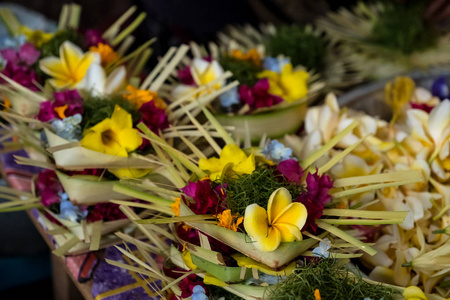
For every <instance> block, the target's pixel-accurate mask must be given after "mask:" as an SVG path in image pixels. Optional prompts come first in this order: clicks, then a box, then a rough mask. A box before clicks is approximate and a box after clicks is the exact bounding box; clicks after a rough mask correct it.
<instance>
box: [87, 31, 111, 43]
mask: <svg viewBox="0 0 450 300" xmlns="http://www.w3.org/2000/svg"><path fill="white" fill-rule="evenodd" d="M84 41H85V43H86V46H87V48H89V47H91V46H97V45H98V44H100V43H102V44H108V42H107V41H106V40H105V39H104V38H103V37H102V32H101V31H100V30H97V29H88V30H86V33H85V34H84Z"/></svg>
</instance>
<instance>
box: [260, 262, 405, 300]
mask: <svg viewBox="0 0 450 300" xmlns="http://www.w3.org/2000/svg"><path fill="white" fill-rule="evenodd" d="M316 289H318V290H319V291H320V296H321V298H322V299H327V300H332V299H336V300H341V299H364V298H370V299H384V300H392V299H394V295H395V294H397V293H399V292H398V291H396V290H394V289H393V288H390V287H387V286H383V285H381V284H376V285H375V284H370V283H368V282H366V281H364V280H363V279H362V277H361V274H355V273H353V272H351V271H349V270H348V269H347V268H346V267H343V266H341V265H340V263H339V261H337V260H334V259H322V260H320V261H319V262H318V263H317V264H316V263H314V262H310V263H306V265H305V267H302V268H298V269H297V270H295V271H294V273H293V274H291V275H290V276H288V278H287V279H286V280H285V281H283V283H282V284H279V285H276V286H274V287H272V288H270V289H269V290H268V299H274V300H297V299H305V300H308V299H311V300H314V299H315V297H314V291H315V290H316Z"/></svg>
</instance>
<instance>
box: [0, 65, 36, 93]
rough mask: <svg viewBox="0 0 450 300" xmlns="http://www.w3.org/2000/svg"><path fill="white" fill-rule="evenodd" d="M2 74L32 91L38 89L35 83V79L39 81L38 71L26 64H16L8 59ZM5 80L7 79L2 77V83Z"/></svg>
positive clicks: (0, 80) (0, 81)
mask: <svg viewBox="0 0 450 300" xmlns="http://www.w3.org/2000/svg"><path fill="white" fill-rule="evenodd" d="M2 74H4V75H5V76H6V77H9V78H11V79H12V80H14V81H15V82H17V83H19V84H20V85H22V86H24V87H26V88H29V89H30V90H32V91H37V90H38V88H37V87H36V85H35V84H34V81H37V77H36V73H35V72H34V71H33V70H32V69H29V68H28V67H26V66H21V65H15V64H13V63H12V62H10V61H8V62H7V63H6V66H5V68H4V69H3V71H2ZM4 82H5V81H4V80H3V79H0V83H4Z"/></svg>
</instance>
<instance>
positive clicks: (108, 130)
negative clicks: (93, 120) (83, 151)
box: [81, 105, 142, 157]
mask: <svg viewBox="0 0 450 300" xmlns="http://www.w3.org/2000/svg"><path fill="white" fill-rule="evenodd" d="M141 144H142V138H141V137H140V136H139V133H138V130H137V129H134V128H133V123H132V119H131V115H130V114H129V113H128V112H127V111H126V110H124V109H122V108H121V107H120V106H118V105H116V107H115V109H114V113H113V114H112V116H111V118H107V119H105V120H103V121H101V122H100V123H98V124H97V125H95V126H93V127H91V128H89V129H87V130H86V131H85V132H84V138H83V139H82V140H81V145H82V146H83V147H85V148H88V149H91V150H94V151H98V152H102V153H105V154H109V155H116V156H122V157H126V156H128V152H131V151H134V150H136V149H137V148H138V147H139V146H140V145H141Z"/></svg>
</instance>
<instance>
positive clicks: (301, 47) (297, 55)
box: [266, 25, 327, 72]
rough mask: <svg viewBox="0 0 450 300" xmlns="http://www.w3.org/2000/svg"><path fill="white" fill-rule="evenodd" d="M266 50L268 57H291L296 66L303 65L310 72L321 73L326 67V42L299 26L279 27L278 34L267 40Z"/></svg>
mask: <svg viewBox="0 0 450 300" xmlns="http://www.w3.org/2000/svg"><path fill="white" fill-rule="evenodd" d="M266 50H267V55H268V56H278V55H284V56H289V57H290V58H291V62H292V64H293V65H294V66H297V65H302V66H304V67H305V68H306V69H307V70H308V71H310V70H315V71H317V72H321V71H323V69H324V67H325V61H324V57H325V55H326V51H327V50H326V43H325V40H324V39H323V38H322V37H320V36H317V35H314V34H312V33H309V32H306V31H305V28H304V27H302V26H299V25H290V26H288V25H284V26H280V27H278V28H277V31H276V34H275V35H274V36H272V37H271V38H270V39H269V40H267V42H266Z"/></svg>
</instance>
